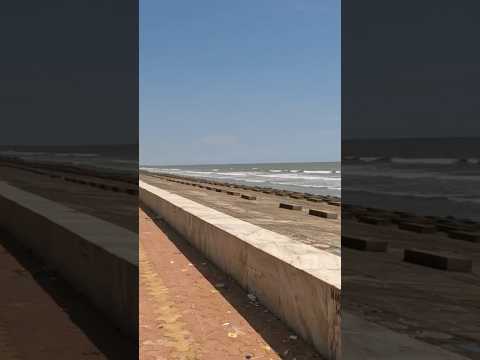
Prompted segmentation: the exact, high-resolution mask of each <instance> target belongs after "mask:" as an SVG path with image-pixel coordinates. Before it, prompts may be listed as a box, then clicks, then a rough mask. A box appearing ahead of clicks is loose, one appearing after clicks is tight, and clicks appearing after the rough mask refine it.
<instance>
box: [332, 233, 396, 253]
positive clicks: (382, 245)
mask: <svg viewBox="0 0 480 360" xmlns="http://www.w3.org/2000/svg"><path fill="white" fill-rule="evenodd" d="M344 246H345V247H347V248H350V249H355V250H363V251H375V252H385V251H387V248H388V242H387V241H384V240H373V239H368V238H364V237H352V236H342V247H344Z"/></svg>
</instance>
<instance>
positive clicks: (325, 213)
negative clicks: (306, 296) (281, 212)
mask: <svg viewBox="0 0 480 360" xmlns="http://www.w3.org/2000/svg"><path fill="white" fill-rule="evenodd" d="M279 207H280V208H281V209H287V210H297V211H303V206H302V205H294V204H287V203H280V205H279ZM307 213H308V215H313V216H318V217H322V218H325V219H337V218H338V215H337V214H336V213H332V212H328V211H323V210H316V209H307Z"/></svg>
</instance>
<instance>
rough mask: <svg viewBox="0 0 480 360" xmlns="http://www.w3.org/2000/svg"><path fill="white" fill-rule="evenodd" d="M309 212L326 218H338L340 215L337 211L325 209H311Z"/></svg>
mask: <svg viewBox="0 0 480 360" xmlns="http://www.w3.org/2000/svg"><path fill="white" fill-rule="evenodd" d="M308 214H309V215H313V216H319V217H323V218H326V219H336V218H338V215H337V214H336V213H331V212H328V211H323V210H315V209H310V210H309V211H308Z"/></svg>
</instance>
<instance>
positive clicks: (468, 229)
mask: <svg viewBox="0 0 480 360" xmlns="http://www.w3.org/2000/svg"><path fill="white" fill-rule="evenodd" d="M343 216H346V217H347V218H348V215H346V214H344V215H343ZM356 219H357V220H358V221H360V222H363V223H367V224H370V225H391V224H396V225H398V228H399V229H401V230H406V231H412V232H416V233H421V234H433V233H436V232H438V231H443V232H446V233H447V235H448V236H449V237H450V238H452V239H459V240H465V241H470V242H480V232H479V228H478V226H476V224H458V223H453V222H447V221H445V220H443V221H441V222H439V223H436V222H433V221H431V220H429V219H428V218H427V219H426V218H423V217H406V216H404V217H402V216H385V215H376V214H374V215H365V214H359V215H357V216H356Z"/></svg>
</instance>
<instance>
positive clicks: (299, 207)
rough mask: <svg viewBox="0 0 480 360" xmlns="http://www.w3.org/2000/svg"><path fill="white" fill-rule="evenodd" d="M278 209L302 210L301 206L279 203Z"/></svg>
mask: <svg viewBox="0 0 480 360" xmlns="http://www.w3.org/2000/svg"><path fill="white" fill-rule="evenodd" d="M278 207H279V208H281V209H287V210H302V209H303V206H302V205H294V204H287V203H280V204H279V205H278Z"/></svg>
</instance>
